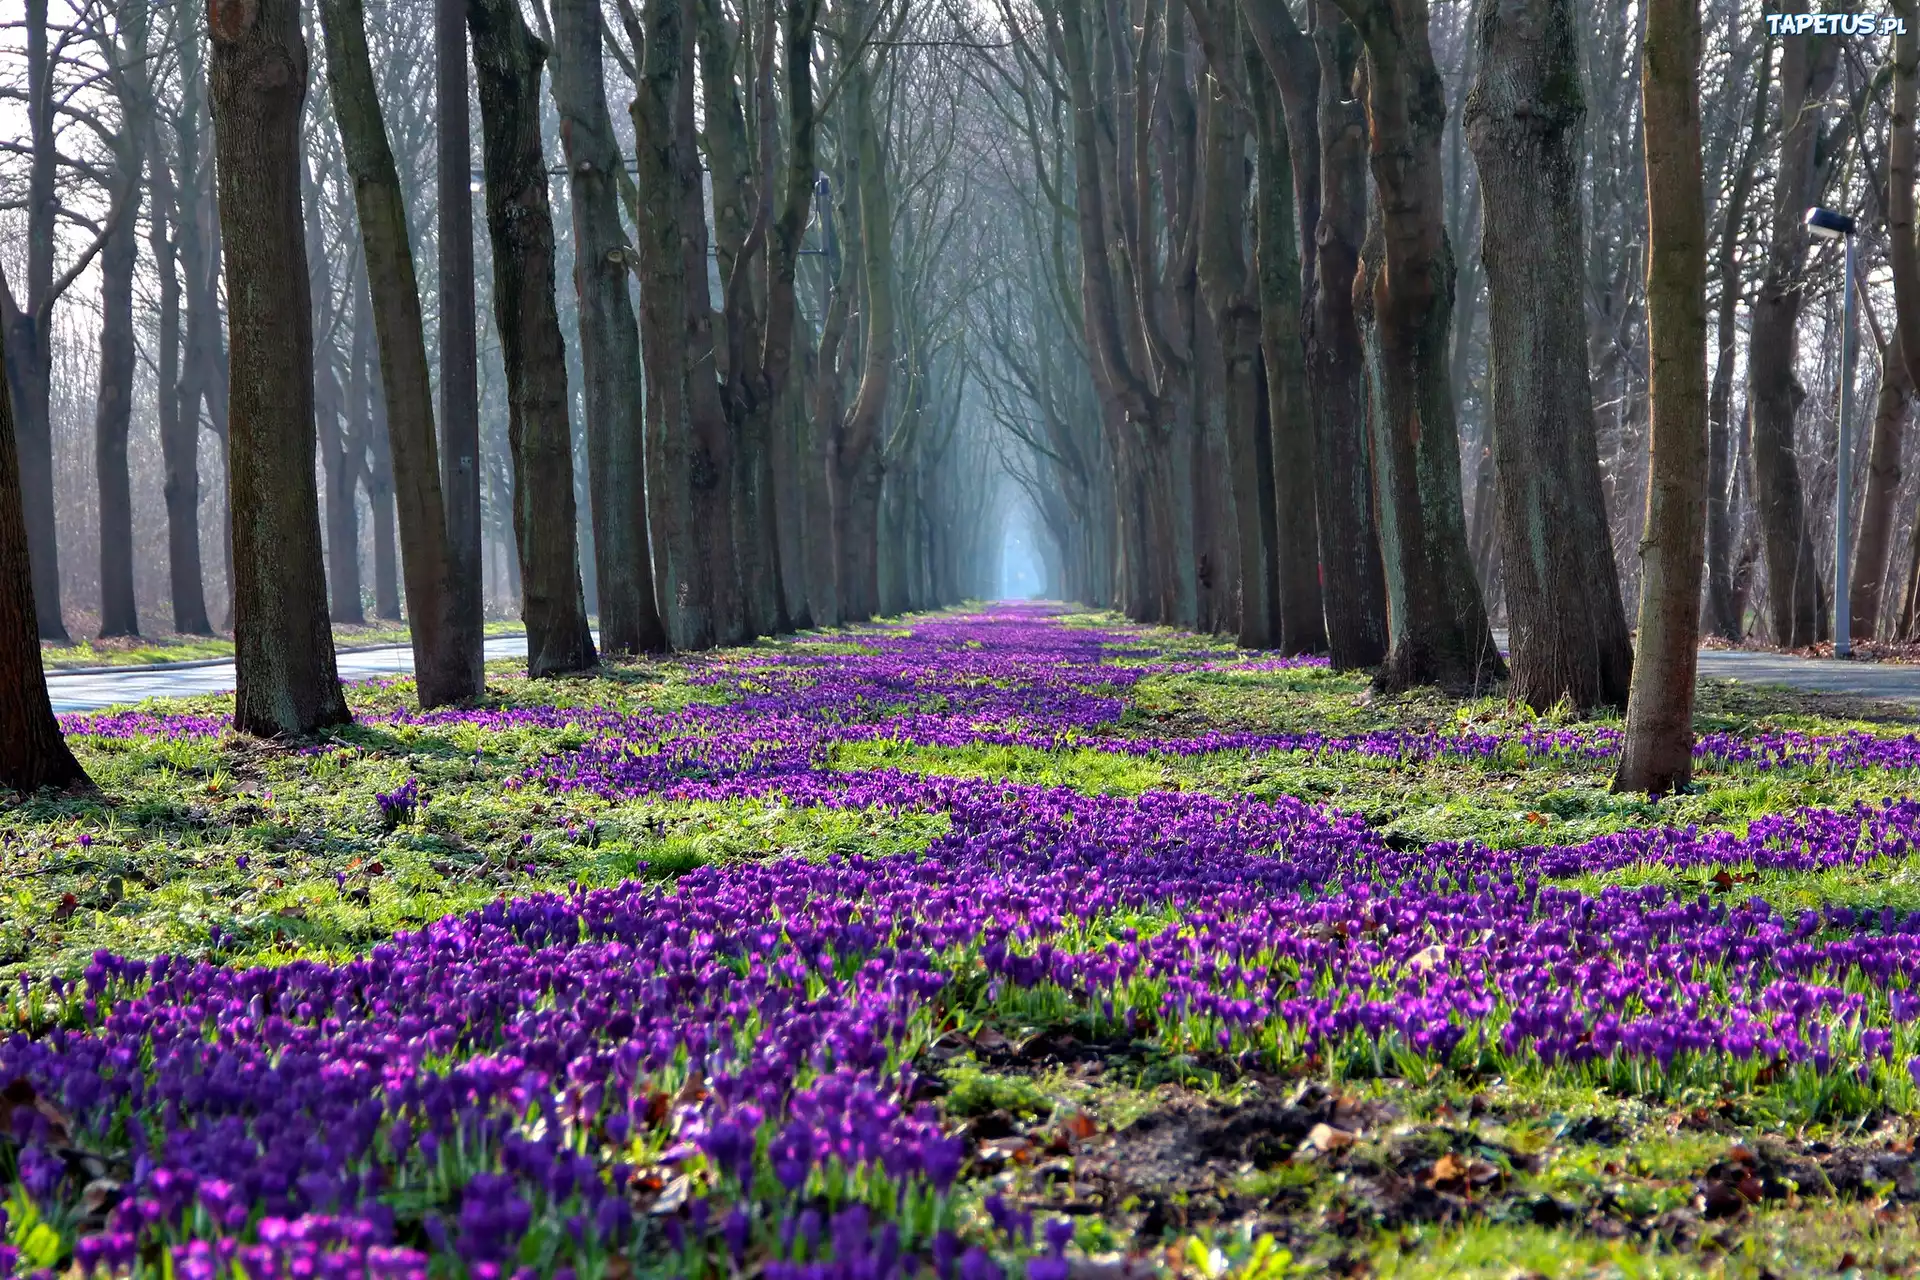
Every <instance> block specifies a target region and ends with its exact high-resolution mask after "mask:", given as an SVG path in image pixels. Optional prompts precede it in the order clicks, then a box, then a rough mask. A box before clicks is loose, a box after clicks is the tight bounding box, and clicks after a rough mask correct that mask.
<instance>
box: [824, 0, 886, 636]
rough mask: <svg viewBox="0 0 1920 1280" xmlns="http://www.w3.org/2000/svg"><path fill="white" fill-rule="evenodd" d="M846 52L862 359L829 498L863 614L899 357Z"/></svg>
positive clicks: (838, 556) (870, 122) (874, 170)
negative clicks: (885, 428) (885, 427)
mask: <svg viewBox="0 0 1920 1280" xmlns="http://www.w3.org/2000/svg"><path fill="white" fill-rule="evenodd" d="M854 12H856V13H864V12H865V9H864V7H862V8H858V9H856V10H854ZM842 56H843V57H845V58H847V59H848V60H849V61H848V63H847V71H846V80H845V89H844V101H845V104H846V112H847V120H848V122H849V127H850V129H851V133H852V138H851V139H850V142H851V146H850V148H849V150H848V154H847V156H846V161H845V169H846V177H845V179H844V181H845V184H846V189H847V191H848V195H849V197H850V199H851V200H852V202H853V204H854V206H855V207H856V208H857V209H858V217H857V218H856V219H854V220H853V222H854V225H855V227H856V231H857V239H858V244H857V246H856V249H857V252H858V254H859V267H860V270H859V276H860V291H861V300H862V306H861V308H860V312H861V316H860V318H861V321H862V326H861V335H860V336H861V354H862V360H861V366H860V381H859V383H858V385H857V387H856V389H855V391H854V396H853V404H852V406H851V407H850V408H849V409H848V410H847V413H846V417H845V419H844V420H843V421H842V422H841V423H840V425H839V428H838V430H837V431H835V432H834V436H833V453H832V469H831V470H830V471H829V473H828V478H827V500H828V502H829V503H830V504H831V507H832V522H833V524H832V527H833V538H834V592H835V595H836V596H837V597H838V598H839V603H840V620H841V621H842V622H862V621H865V620H866V619H868V618H871V617H872V616H873V615H874V611H875V610H876V609H877V608H878V607H879V602H880V581H879V555H880V549H879V537H880V526H879V518H880V516H879V512H880V486H881V483H882V481H883V479H884V477H885V474H886V459H885V456H884V451H883V449H882V447H881V446H882V441H881V439H880V427H881V423H882V420H883V417H884V415H885V413H886V409H887V401H888V397H889V395H890V394H891V389H892V381H893V363H894V298H893V230H892V229H893V200H892V198H891V196H890V194H889V192H888V182H887V172H886V167H885V166H886V154H885V151H884V149H883V147H882V145H881V140H880V130H879V123H878V121H877V119H876V117H875V114H874V103H873V92H874V83H873V79H874V77H873V72H872V69H871V68H870V67H868V66H867V65H866V64H865V61H864V59H865V57H866V53H865V51H864V50H861V49H860V48H858V47H857V46H855V45H854V44H853V43H852V42H851V41H849V42H848V43H847V45H846V46H845V48H844V49H843V52H842Z"/></svg>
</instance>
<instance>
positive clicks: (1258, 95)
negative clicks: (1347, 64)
mask: <svg viewBox="0 0 1920 1280" xmlns="http://www.w3.org/2000/svg"><path fill="white" fill-rule="evenodd" d="M1310 52H1311V50H1310V49H1309V53H1310ZM1248 62H1249V65H1248V76H1247V78H1248V80H1249V82H1250V83H1251V84H1252V86H1253V92H1252V94H1251V96H1250V99H1249V100H1250V102H1251V104H1252V107H1253V116H1254V134H1255V138H1256V141H1257V143H1258V146H1259V157H1260V192H1259V204H1258V206H1257V208H1256V211H1255V217H1256V224H1255V240H1254V245H1255V248H1254V260H1255V266H1256V269H1257V270H1258V272H1259V280H1260V331H1261V334H1260V346H1261V352H1262V355H1263V357H1264V359H1263V364H1264V365H1265V384H1266V386H1265V389H1266V403H1267V406H1268V411H1269V416H1270V429H1269V434H1268V436H1267V439H1268V440H1269V441H1270V442H1271V443H1270V445H1269V449H1270V451H1271V454H1272V460H1271V462H1270V464H1269V467H1268V470H1269V472H1270V473H1271V475H1272V477H1273V479H1272V484H1271V487H1270V488H1269V490H1268V494H1267V499H1266V500H1267V501H1269V502H1271V503H1272V506H1273V527H1274V557H1275V558H1274V569H1275V578H1276V586H1277V590H1278V593H1279V595H1278V599H1279V608H1280V648H1281V650H1282V651H1283V652H1286V653H1317V652H1320V651H1321V650H1323V649H1325V648H1326V647H1327V642H1328V635H1327V625H1326V608H1325V599H1324V596H1325V593H1324V592H1323V590H1322V571H1321V563H1320V534H1319V511H1318V500H1317V495H1316V494H1315V492H1314V487H1315V477H1316V476H1318V475H1319V473H1320V470H1321V468H1320V460H1319V457H1318V451H1317V450H1316V449H1315V447H1314V420H1313V406H1312V404H1311V397H1310V395H1309V393H1308V388H1307V363H1306V348H1305V346H1304V345H1303V334H1302V332H1301V329H1302V309H1303V307H1304V298H1303V295H1302V292H1301V291H1302V288H1303V279H1302V267H1301V256H1300V234H1299V226H1297V225H1296V224H1295V221H1294V210H1295V207H1296V203H1306V204H1308V212H1309V213H1312V212H1313V211H1314V210H1317V209H1318V207H1319V200H1318V198H1317V197H1316V198H1315V199H1313V200H1312V201H1311V202H1300V201H1299V200H1298V196H1299V193H1300V192H1301V190H1302V189H1303V187H1304V189H1306V190H1311V189H1312V185H1313V184H1314V183H1317V182H1318V180H1319V175H1318V174H1317V173H1311V172H1309V173H1308V175H1307V176H1306V180H1305V182H1304V183H1303V181H1302V180H1301V178H1300V177H1299V176H1298V175H1296V174H1295V172H1294V170H1295V159H1294V155H1293V152H1292V147H1291V141H1292V140H1291V138H1290V137H1289V131H1288V128H1287V125H1286V121H1285V118H1284V117H1283V115H1282V113H1281V95H1280V94H1279V93H1278V90H1277V86H1276V85H1275V83H1274V81H1273V80H1272V78H1271V75H1270V73H1269V72H1268V70H1267V68H1266V67H1265V66H1264V65H1263V64H1262V63H1261V62H1260V61H1259V60H1257V59H1249V60H1248ZM1316 81H1317V77H1316ZM1318 151H1319V148H1318V147H1315V148H1314V153H1315V154H1317V153H1318ZM1305 159H1307V157H1302V161H1304V160H1305ZM1307 274H1308V275H1311V274H1312V273H1311V272H1308V273H1307Z"/></svg>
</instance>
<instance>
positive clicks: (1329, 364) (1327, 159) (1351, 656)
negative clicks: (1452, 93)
mask: <svg viewBox="0 0 1920 1280" xmlns="http://www.w3.org/2000/svg"><path fill="white" fill-rule="evenodd" d="M1318 19H1319V20H1318V23H1317V25H1316V28H1315V31H1314V35H1313V45H1314V51H1315V54H1316V57H1317V59H1318V77H1317V80H1316V84H1317V93H1318V100H1317V108H1318V109H1317V112H1316V118H1317V122H1318V126H1317V127H1318V130H1319V142H1320V146H1319V153H1320V172H1319V175H1318V182H1319V189H1320V200H1319V206H1320V216H1319V218H1318V220H1317V221H1316V222H1315V223H1314V229H1313V238H1312V245H1313V258H1314V265H1313V295H1312V297H1311V299H1310V301H1309V305H1308V310H1307V314H1306V334H1305V337H1306V365H1307V394H1308V398H1309V404H1310V407H1311V408H1312V411H1313V437H1314V455H1315V458H1316V459H1317V465H1316V466H1315V467H1314V479H1315V491H1314V502H1315V508H1316V510H1317V512H1318V516H1319V528H1320V564H1321V566H1322V567H1323V577H1322V580H1321V586H1322V587H1323V588H1324V590H1325V592H1326V599H1325V613H1326V621H1327V647H1328V649H1329V651H1330V653H1331V654H1332V658H1333V665H1334V668H1335V669H1336V670H1340V671H1353V670H1357V669H1360V668H1365V667H1374V666H1378V665H1379V664H1380V663H1381V662H1383V661H1385V659H1386V655H1387V586H1386V579H1385V570H1384V567H1383V565H1382V564H1381V559H1380V538H1379V530H1378V527H1377V525H1376V523H1375V513H1374V493H1373V463H1372V459H1371V457H1370V456H1369V453H1370V451H1369V447H1368V423H1367V386H1366V359H1365V356H1364V354H1363V352H1362V349H1361V345H1360V328H1359V323H1358V320H1357V318H1356V317H1355V315H1354V309H1353V306H1354V292H1353V280H1354V276H1355V273H1356V272H1357V271H1358V270H1359V266H1360V239H1359V236H1360V230H1361V228H1363V227H1364V226H1365V225H1366V218H1367V167H1366V164H1367V161H1366V155H1367V128H1366V113H1365V110H1364V108H1363V106H1362V104H1361V103H1360V102H1359V101H1358V100H1357V99H1353V98H1349V97H1347V91H1348V86H1349V85H1350V84H1351V83H1352V81H1353V75H1354V70H1355V65H1356V63H1357V62H1358V60H1359V57H1360V39H1359V35H1358V33H1357V32H1356V31H1355V30H1354V28H1353V26H1352V25H1351V24H1350V23H1348V22H1346V21H1345V20H1344V19H1343V18H1341V16H1340V14H1339V11H1338V10H1337V9H1336V8H1335V7H1334V6H1333V4H1332V0H1318ZM1287 101H1288V103H1289V107H1291V104H1292V101H1293V99H1292V98H1288V99H1287Z"/></svg>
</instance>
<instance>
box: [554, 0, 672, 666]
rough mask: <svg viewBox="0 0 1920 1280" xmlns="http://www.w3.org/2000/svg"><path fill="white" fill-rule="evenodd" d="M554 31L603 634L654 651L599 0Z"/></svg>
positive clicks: (632, 648)
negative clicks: (602, 70) (602, 54)
mask: <svg viewBox="0 0 1920 1280" xmlns="http://www.w3.org/2000/svg"><path fill="white" fill-rule="evenodd" d="M553 32H554V59H553V97H554V104H555V105H556V106H557V107H558V108H559V111H560V141H561V144H562V147H563V149H564V151H565V154H566V158H567V173H568V192H569V196H570V199H569V201H568V203H569V205H570V207H571V208H572V211H573V245H574V251H573V263H574V266H573V287H574V294H575V297H576V298H577V299H578V305H579V315H580V367H581V370H582V373H583V377H584V381H585V383H586V386H585V392H586V413H587V458H588V467H587V482H588V488H589V492H590V495H591V500H592V501H591V506H592V511H593V563H594V576H595V578H596V580H597V584H598V588H599V595H600V643H601V647H602V648H603V649H604V650H605V651H606V652H608V653H653V652H657V651H659V650H661V649H664V648H666V645H667V634H666V630H665V628H664V627H663V626H662V625H661V622H660V611H659V607H658V605H657V604H656V602H655V600H654V590H653V556H652V553H651V551H650V549H649V547H648V543H647V501H646V474H645V468H646V456H645V426H646V402H645V397H644V394H643V392H642V382H641V377H640V331H639V328H638V326H637V325H636V323H635V321H634V317H633V303H632V301H631V300H630V299H629V298H628V296H627V271H628V267H627V255H628V254H629V253H630V252H631V250H630V249H629V248H628V245H627V237H626V232H625V230H624V229H623V228H622V226H621V224H620V203H619V195H618V193H617V192H616V190H615V181H616V178H617V176H618V175H619V173H620V170H621V163H622V162H621V158H620V148H619V143H618V142H617V140H616V139H615V138H614V136H613V119H612V117H611V116H610V115H609V114H608V112H607V95H606V88H605V85H604V82H603V80H602V78H601V69H600V57H601V18H600V8H599V5H598V3H597V2H596V0H554V6H553Z"/></svg>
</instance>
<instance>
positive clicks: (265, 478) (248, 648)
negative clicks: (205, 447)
mask: <svg viewBox="0 0 1920 1280" xmlns="http://www.w3.org/2000/svg"><path fill="white" fill-rule="evenodd" d="M208 25H209V27H210V29H211V32H212V47H213V60H212V64H211V66H210V68H209V71H210V84H211V88H212V94H211V101H212V106H213V132H214V148H215V154H216V156H217V158H218V186H219V203H220V243H221V247H222V251H223V253H224V255H225V259H226V283H227V319H228V326H229V331H230V333H231V338H230V348H229V354H228V382H227V386H228V394H227V438H228V462H227V507H228V510H229V511H230V512H231V513H232V522H233V647H234V666H235V669H236V673H237V675H236V686H237V687H236V690H235V694H234V727H236V728H237V729H239V730H240V731H241V732H243V733H255V734H263V735H277V734H307V733H311V732H313V731H314V730H315V729H319V728H323V727H325V726H328V725H334V724H343V723H345V722H346V721H347V720H348V719H349V716H348V713H347V704H346V699H345V698H344V697H343V696H342V694H341V692H340V681H339V678H338V675H337V673H336V670H335V667H334V659H333V630H332V628H331V627H330V626H329V625H328V622H327V599H326V574H325V570H324V568H323V566H322V563H321V554H320V509H319V501H318V496H317V495H316V493H315V491H314V478H313V457H314V446H315V440H314V406H313V309H312V300H311V297H310V294H309V284H308V276H307V252H306V240H305V231H306V226H305V218H304V216H303V213H302V209H301V199H300V126H301V107H302V104H303V102H304V99H305V98H306V90H307V65H308V64H307V47H306V41H305V40H304V39H303V38H302V36H301V34H300V12H299V5H298V3H297V2H296V0H211V3H210V5H209V12H208Z"/></svg>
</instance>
